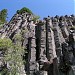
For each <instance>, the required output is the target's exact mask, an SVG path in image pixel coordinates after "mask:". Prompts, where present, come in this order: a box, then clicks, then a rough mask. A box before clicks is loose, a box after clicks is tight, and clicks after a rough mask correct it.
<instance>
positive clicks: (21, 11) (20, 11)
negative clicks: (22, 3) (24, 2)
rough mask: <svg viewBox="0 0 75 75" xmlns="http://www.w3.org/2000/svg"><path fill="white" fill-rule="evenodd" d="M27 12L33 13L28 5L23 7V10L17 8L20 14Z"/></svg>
mask: <svg viewBox="0 0 75 75" xmlns="http://www.w3.org/2000/svg"><path fill="white" fill-rule="evenodd" d="M25 12H27V13H30V14H32V11H31V10H30V9H28V8H26V7H23V8H22V9H21V10H17V13H18V14H22V13H25Z"/></svg>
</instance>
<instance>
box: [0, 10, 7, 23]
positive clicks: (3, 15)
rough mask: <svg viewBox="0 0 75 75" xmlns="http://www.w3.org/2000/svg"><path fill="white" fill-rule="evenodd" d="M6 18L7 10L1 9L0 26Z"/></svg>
mask: <svg viewBox="0 0 75 75" xmlns="http://www.w3.org/2000/svg"><path fill="white" fill-rule="evenodd" d="M6 18H7V9H3V10H1V11H0V24H3V23H5V22H6Z"/></svg>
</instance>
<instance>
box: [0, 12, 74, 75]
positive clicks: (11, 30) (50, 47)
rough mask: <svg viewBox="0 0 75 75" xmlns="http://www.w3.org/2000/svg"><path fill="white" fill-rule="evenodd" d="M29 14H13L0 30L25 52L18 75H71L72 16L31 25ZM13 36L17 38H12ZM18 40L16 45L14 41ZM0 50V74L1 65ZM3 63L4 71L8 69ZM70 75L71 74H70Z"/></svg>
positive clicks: (0, 34) (48, 19)
mask: <svg viewBox="0 0 75 75" xmlns="http://www.w3.org/2000/svg"><path fill="white" fill-rule="evenodd" d="M33 18H34V16H33V15H32V14H29V13H26V12H25V13H22V14H18V13H17V14H15V15H14V16H13V17H12V19H11V20H10V22H9V23H7V24H5V25H4V26H3V28H2V29H1V30H0V38H1V39H3V38H10V39H11V40H12V42H13V43H15V44H21V46H23V47H24V49H26V53H24V56H23V59H22V60H25V61H26V63H24V64H23V65H21V72H20V73H19V75H62V74H63V75H65V74H66V75H71V73H74V72H75V70H74V67H75V16H74V15H71V16H67V15H66V16H60V17H59V16H55V17H49V16H48V17H47V18H44V19H43V20H38V21H36V22H34V21H33ZM16 35H19V36H21V38H22V39H21V40H20V37H17V38H16ZM18 39H19V40H20V41H18ZM3 57H4V56H3V55H2V51H1V50H0V71H1V69H2V66H3V65H4V63H3V61H2V59H3ZM8 64H9V62H7V64H6V67H7V68H9V67H10V66H9V65H8ZM73 75H74V74H73Z"/></svg>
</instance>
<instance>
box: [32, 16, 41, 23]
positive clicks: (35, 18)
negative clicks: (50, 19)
mask: <svg viewBox="0 0 75 75" xmlns="http://www.w3.org/2000/svg"><path fill="white" fill-rule="evenodd" d="M39 18H40V16H34V17H33V19H32V21H34V22H36V21H37V20H38V19H39Z"/></svg>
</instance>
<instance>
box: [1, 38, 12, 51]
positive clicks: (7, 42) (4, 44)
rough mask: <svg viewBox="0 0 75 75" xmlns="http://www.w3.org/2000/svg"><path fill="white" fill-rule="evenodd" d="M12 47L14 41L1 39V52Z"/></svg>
mask: <svg viewBox="0 0 75 75" xmlns="http://www.w3.org/2000/svg"><path fill="white" fill-rule="evenodd" d="M11 46H12V41H11V40H10V39H6V38H4V39H0V50H7V49H8V48H10V47H11Z"/></svg>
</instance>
